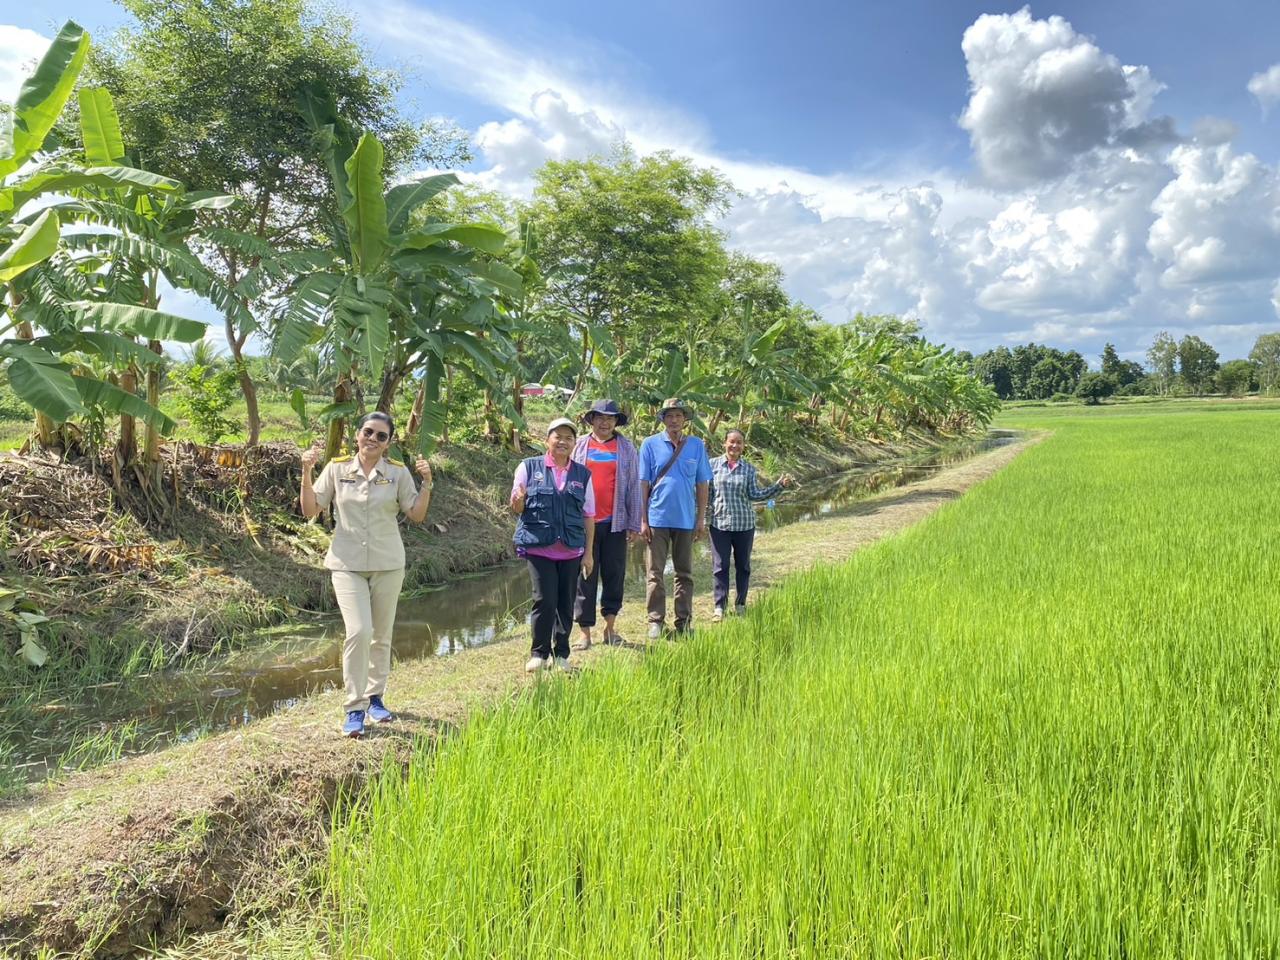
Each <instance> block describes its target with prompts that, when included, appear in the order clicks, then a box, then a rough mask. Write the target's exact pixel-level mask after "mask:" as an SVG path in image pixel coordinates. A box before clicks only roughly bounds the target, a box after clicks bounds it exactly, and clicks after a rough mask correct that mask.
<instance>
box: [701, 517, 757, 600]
mask: <svg viewBox="0 0 1280 960" xmlns="http://www.w3.org/2000/svg"><path fill="white" fill-rule="evenodd" d="M755 540H756V532H755V530H754V529H751V530H720V529H717V528H716V527H711V577H712V579H713V580H714V581H715V604H716V606H717V607H723V606H726V605H727V604H728V602H729V552H730V551H731V550H732V551H733V573H734V576H733V579H734V585H735V586H736V587H737V588H738V589H737V605H738V606H740V607H741V606H743V605H744V604H745V603H746V602H747V587H748V586H750V584H751V547H752V545H753V544H754V543H755Z"/></svg>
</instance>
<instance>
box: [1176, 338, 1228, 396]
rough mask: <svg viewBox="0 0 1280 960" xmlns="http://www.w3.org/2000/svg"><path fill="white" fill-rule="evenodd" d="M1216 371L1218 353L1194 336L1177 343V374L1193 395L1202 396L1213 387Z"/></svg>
mask: <svg viewBox="0 0 1280 960" xmlns="http://www.w3.org/2000/svg"><path fill="white" fill-rule="evenodd" d="M1217 371H1218V351H1217V350H1215V349H1213V347H1211V346H1209V344H1207V343H1205V341H1203V340H1201V339H1200V338H1199V337H1197V336H1195V335H1194V334H1187V335H1186V336H1185V337H1183V338H1182V339H1181V340H1179V341H1178V374H1179V375H1180V376H1181V377H1182V381H1183V383H1185V384H1186V385H1187V388H1188V389H1189V390H1191V391H1193V392H1194V393H1195V394H1197V395H1200V394H1203V393H1204V392H1205V391H1206V390H1208V389H1209V388H1210V387H1212V386H1213V375H1214V374H1215V373H1217Z"/></svg>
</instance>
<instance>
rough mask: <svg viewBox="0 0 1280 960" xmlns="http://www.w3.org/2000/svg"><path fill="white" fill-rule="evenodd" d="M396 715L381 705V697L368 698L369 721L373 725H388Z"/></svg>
mask: <svg viewBox="0 0 1280 960" xmlns="http://www.w3.org/2000/svg"><path fill="white" fill-rule="evenodd" d="M395 718H396V715H395V714H394V713H392V712H391V711H390V710H388V709H387V708H386V707H384V706H383V705H382V698H381V697H370V698H369V719H370V720H372V721H373V722H374V723H390V722H391V721H392V720H394V719H395Z"/></svg>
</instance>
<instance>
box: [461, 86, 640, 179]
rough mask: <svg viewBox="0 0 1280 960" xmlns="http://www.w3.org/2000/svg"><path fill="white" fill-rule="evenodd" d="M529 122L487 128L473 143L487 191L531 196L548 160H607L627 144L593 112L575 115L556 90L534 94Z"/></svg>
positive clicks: (514, 121) (508, 122)
mask: <svg viewBox="0 0 1280 960" xmlns="http://www.w3.org/2000/svg"><path fill="white" fill-rule="evenodd" d="M530 107H531V109H530V114H531V115H530V119H528V120H523V119H518V118H513V119H511V120H506V121H503V122H501V123H499V122H496V121H495V122H490V123H486V124H483V125H482V126H481V127H480V129H479V130H477V131H476V134H475V143H476V146H477V147H478V148H479V150H480V152H481V153H482V154H483V155H484V158H485V160H487V161H488V162H489V169H487V170H486V171H484V173H482V174H480V175H479V177H478V179H480V180H481V181H482V182H484V183H485V184H486V185H488V186H492V187H496V188H499V189H502V190H505V191H507V192H508V193H513V194H518V195H519V194H523V195H527V194H528V193H529V191H530V189H531V187H532V181H531V177H532V175H533V172H534V171H535V170H536V169H537V168H538V167H540V166H542V164H543V163H545V162H546V161H547V160H563V159H565V158H569V157H573V158H581V157H590V156H607V155H608V154H609V153H610V152H611V151H612V149H613V148H614V146H616V145H617V144H620V143H622V142H624V141H625V140H626V135H625V133H624V131H623V130H622V128H620V127H618V126H616V125H614V124H612V123H608V122H606V121H604V120H602V119H601V118H600V117H599V116H598V115H597V114H596V113H594V112H593V111H577V110H574V109H573V108H572V107H570V106H569V103H568V101H567V100H566V99H565V98H564V97H563V96H562V95H561V94H559V93H558V92H556V91H554V90H543V91H540V92H538V93H536V94H534V95H533V97H532V98H531V103H530Z"/></svg>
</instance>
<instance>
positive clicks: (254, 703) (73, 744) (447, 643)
mask: <svg viewBox="0 0 1280 960" xmlns="http://www.w3.org/2000/svg"><path fill="white" fill-rule="evenodd" d="M1016 438H1017V434H1016V433H1013V432H1010V431H992V432H991V433H989V434H988V435H987V436H985V437H982V438H979V439H976V440H970V441H964V442H961V443H957V444H952V445H949V446H946V447H943V448H938V449H934V450H930V451H926V452H924V453H922V454H919V455H915V456H910V457H906V458H903V459H900V460H892V461H879V462H876V463H872V464H868V465H866V466H863V467H856V468H854V469H851V470H847V471H844V472H841V473H836V474H831V475H828V476H826V477H822V478H817V479H811V480H808V481H807V482H806V483H804V484H803V485H801V486H799V487H798V488H796V489H795V490H794V492H790V493H788V494H787V495H786V496H785V497H783V498H782V499H781V500H780V502H777V503H776V504H774V505H772V506H768V505H762V506H761V509H760V516H759V526H760V528H761V529H762V530H773V529H776V528H778V527H780V526H783V525H785V524H789V523H797V522H802V521H809V520H820V519H821V518H822V517H823V516H824V515H826V514H829V513H832V512H834V511H838V510H840V509H841V508H842V507H847V506H849V505H851V504H855V503H857V502H858V501H859V500H862V499H865V498H866V497H869V496H871V495H873V494H876V493H879V492H882V491H884V490H888V489H892V488H894V487H899V486H903V485H905V484H908V483H912V482H913V481H916V480H920V479H923V478H924V477H927V476H930V475H931V474H932V473H933V472H934V471H936V470H939V469H942V468H944V467H948V466H952V465H954V464H957V463H960V462H962V461H964V460H967V459H970V458H971V457H974V456H976V455H977V454H979V453H983V452H985V451H987V450H990V449H993V448H995V447H998V446H1002V445H1004V444H1007V443H1011V442H1013V441H1014V440H1015V439H1016ZM697 550H698V551H699V553H700V554H701V555H702V556H703V557H705V556H706V555H707V553H708V547H707V544H706V542H705V541H704V542H702V543H699V544H698V546H697ZM668 572H670V570H669V569H668ZM698 588H699V589H709V584H705V583H700V584H698ZM643 591H644V555H643V547H642V545H641V544H639V543H637V544H636V545H635V548H634V549H633V551H632V555H631V563H630V569H629V571H628V583H627V595H628V596H630V597H632V598H633V600H634V598H636V597H642V596H643ZM528 603H529V581H528V574H527V572H526V570H525V565H524V564H523V563H522V562H511V563H507V564H503V565H501V566H498V567H493V568H490V569H488V570H484V571H481V572H480V573H477V574H473V575H471V576H468V577H464V578H461V579H458V580H454V581H451V582H449V583H447V584H444V585H442V586H439V587H435V588H432V589H429V590H427V591H423V592H421V593H418V594H415V595H412V596H405V597H402V598H401V601H400V605H399V610H398V616H397V619H396V627H395V636H394V648H395V654H396V658H397V659H399V660H407V659H416V658H419V657H433V656H434V657H443V656H450V655H452V654H455V653H458V652H459V651H461V650H465V649H467V648H469V647H475V646H479V645H482V644H485V643H489V642H492V641H493V640H495V639H497V638H498V637H500V636H503V635H505V634H508V633H509V631H510V630H511V629H512V628H514V627H515V626H516V625H517V624H518V622H519V621H520V620H523V619H524V618H525V617H526V615H527V613H528ZM341 648H342V641H341V637H340V625H339V624H338V622H337V621H336V618H325V619H324V620H322V621H320V622H319V623H315V624H308V625H303V626H298V625H296V624H290V625H288V626H287V627H285V628H276V629H274V630H270V631H264V633H263V635H262V638H261V640H260V641H259V642H255V643H250V644H248V645H247V646H246V647H245V648H243V649H241V650H239V651H238V652H236V653H233V654H230V655H228V656H225V657H217V658H211V659H209V660H206V661H204V662H203V663H201V664H199V665H196V666H192V667H187V668H181V669H174V670H169V671H163V672H158V673H154V674H150V675H147V676H142V677H138V678H134V679H132V680H130V681H127V682H121V683H108V684H100V685H98V686H95V687H90V688H87V689H85V690H83V691H81V693H80V695H79V696H77V697H75V698H64V699H61V700H57V701H54V702H51V703H48V704H45V705H43V707H41V708H39V709H38V712H37V716H36V718H35V719H34V722H33V723H32V724H30V725H29V726H27V728H26V729H25V730H24V734H23V736H22V737H21V738H19V739H18V740H17V742H16V743H13V744H12V747H13V752H12V753H11V754H10V761H11V762H13V763H15V764H16V765H17V767H18V770H19V772H20V774H21V775H22V776H24V777H25V778H26V779H27V780H29V781H33V782H34V781H38V780H41V779H44V778H46V777H48V776H50V775H52V774H54V773H57V772H58V771H59V770H60V769H62V768H64V767H78V766H87V765H93V764H95V763H100V762H103V761H106V760H111V759H115V758H117V757H119V756H131V755H135V754H139V753H145V752H148V751H151V750H156V749H159V748H161V747H163V746H165V745H167V744H170V743H173V742H181V741H186V740H192V739H195V738H198V737H201V736H204V735H206V734H209V733H213V732H218V731H222V730H228V729H231V728H233V727H239V726H242V725H244V724H247V723H250V722H252V721H254V720H256V719H259V718H261V717H264V716H269V715H270V714H273V713H275V712H277V711H280V710H288V709H289V708H291V707H292V706H294V705H295V704H297V703H298V702H299V701H300V700H301V699H303V698H305V697H307V696H309V695H311V694H313V693H316V692H319V691H321V690H324V689H328V688H330V687H339V686H341V684H342V657H341ZM77 744H79V746H77Z"/></svg>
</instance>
